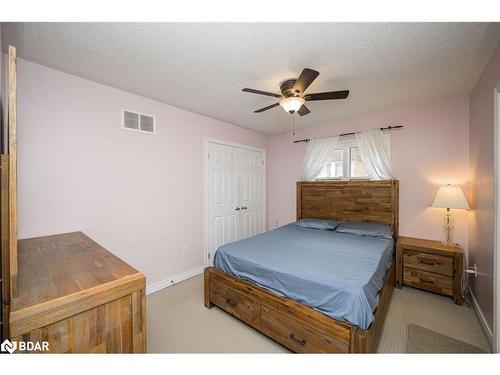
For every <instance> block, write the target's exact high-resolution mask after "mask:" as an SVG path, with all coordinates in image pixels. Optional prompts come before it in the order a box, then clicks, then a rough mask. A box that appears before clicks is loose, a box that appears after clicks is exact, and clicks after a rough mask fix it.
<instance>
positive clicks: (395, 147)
mask: <svg viewBox="0 0 500 375" xmlns="http://www.w3.org/2000/svg"><path fill="white" fill-rule="evenodd" d="M388 124H400V125H403V126H404V128H403V129H401V130H395V131H393V133H392V163H393V172H394V175H395V176H396V177H397V178H398V179H399V180H400V234H401V235H404V236H416V237H422V238H429V239H438V240H441V239H443V238H444V230H443V215H444V210H441V209H437V208H431V207H429V206H430V205H431V204H432V201H433V199H434V195H435V193H436V192H437V189H438V187H439V186H440V185H443V184H447V183H451V184H460V185H463V184H465V183H466V182H467V181H468V179H469V172H468V170H469V128H468V102H467V98H459V99H454V100H450V101H445V102H440V103H433V104H430V105H425V106H420V107H415V108H407V109H400V110H396V111H390V112H385V113H380V114H374V115H371V116H365V117H361V118H358V119H354V120H350V121H343V122H339V123H335V124H332V125H330V126H324V127H316V128H310V129H304V130H300V131H297V132H296V137H295V138H296V139H302V138H309V137H318V136H327V135H334V134H337V133H338V132H340V133H342V132H350V131H358V130H362V129H366V128H372V127H382V126H386V125H388ZM292 140H293V139H292V136H291V135H290V133H288V134H280V135H276V136H272V137H270V140H269V144H268V159H269V163H268V175H269V194H268V197H269V213H268V219H269V220H268V223H269V226H270V227H273V226H275V225H276V223H278V224H279V225H283V224H285V223H288V222H291V221H293V220H295V181H297V179H298V176H299V170H300V165H301V163H302V158H303V155H304V150H305V144H303V143H301V144H294V143H292ZM454 214H455V219H456V222H455V224H456V228H455V238H454V239H455V240H456V241H457V242H459V243H460V244H461V245H462V246H463V247H464V248H465V249H467V247H468V242H469V241H468V214H467V211H461V210H456V211H455V212H454Z"/></svg>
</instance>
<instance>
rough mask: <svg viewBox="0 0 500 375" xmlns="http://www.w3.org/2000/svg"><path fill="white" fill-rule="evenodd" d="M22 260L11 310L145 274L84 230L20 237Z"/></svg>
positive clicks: (19, 254) (19, 255)
mask: <svg viewBox="0 0 500 375" xmlns="http://www.w3.org/2000/svg"><path fill="white" fill-rule="evenodd" d="M18 262H19V273H18V294H17V296H16V297H15V298H13V299H12V301H11V311H16V310H21V309H24V308H26V307H29V306H33V305H38V304H41V303H44V302H48V301H52V300H55V299H57V298H61V297H65V296H68V295H70V294H74V293H78V292H83V291H85V290H87V289H90V288H94V287H97V286H100V285H103V284H105V283H109V282H113V281H117V280H120V279H123V278H124V277H126V276H130V275H136V274H137V275H141V274H140V273H139V271H137V270H136V269H135V268H133V267H131V266H129V265H128V264H127V263H125V262H124V261H122V260H121V259H120V258H118V257H116V256H114V255H113V254H111V253H110V252H109V251H107V250H106V249H105V248H103V247H102V246H100V245H99V244H98V243H96V242H95V241H93V240H92V239H90V238H89V237H87V236H86V235H85V234H83V233H82V232H74V233H64V234H57V235H52V236H43V237H35V238H29V239H24V240H19V242H18Z"/></svg>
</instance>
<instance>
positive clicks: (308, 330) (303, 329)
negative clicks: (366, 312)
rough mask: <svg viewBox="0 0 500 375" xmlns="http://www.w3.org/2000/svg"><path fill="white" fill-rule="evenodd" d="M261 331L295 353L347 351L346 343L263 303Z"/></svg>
mask: <svg viewBox="0 0 500 375" xmlns="http://www.w3.org/2000/svg"><path fill="white" fill-rule="evenodd" d="M261 331H262V332H263V333H265V334H266V335H268V336H269V337H271V338H272V339H274V340H276V341H278V342H279V343H281V344H282V345H284V346H286V347H287V348H289V349H291V350H292V351H294V352H296V353H348V352H349V346H348V344H346V343H343V342H341V341H339V340H337V339H335V338H333V337H331V336H328V335H326V334H324V333H322V332H320V331H318V330H316V329H314V328H312V327H310V326H308V325H306V324H303V323H301V322H299V321H298V320H295V319H293V318H291V317H290V316H288V315H286V314H283V313H281V312H279V311H277V310H275V309H272V308H270V307H267V306H265V305H261Z"/></svg>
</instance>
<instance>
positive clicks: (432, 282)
mask: <svg viewBox="0 0 500 375" xmlns="http://www.w3.org/2000/svg"><path fill="white" fill-rule="evenodd" d="M403 281H404V283H405V284H407V285H410V286H413V287H415V288H420V289H426V290H429V291H431V292H435V293H441V294H445V295H448V296H451V295H453V287H452V284H453V280H452V278H451V277H450V276H444V275H440V274H437V273H431V272H427V271H422V270H416V269H413V268H408V267H404V271H403Z"/></svg>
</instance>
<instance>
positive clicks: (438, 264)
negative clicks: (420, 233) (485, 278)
mask: <svg viewBox="0 0 500 375" xmlns="http://www.w3.org/2000/svg"><path fill="white" fill-rule="evenodd" d="M463 259H464V251H463V250H462V248H461V247H460V246H458V245H457V246H456V247H451V246H444V245H442V244H441V242H439V241H433V240H424V239H420V238H411V237H399V239H398V242H397V245H396V286H397V287H398V288H401V287H402V286H403V285H409V286H412V287H414V288H419V289H424V290H427V291H430V292H434V293H439V294H444V295H446V296H450V297H453V300H454V301H455V303H456V304H457V305H461V304H463V302H464V301H463V296H462V274H463V264H464V260H463Z"/></svg>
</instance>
